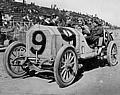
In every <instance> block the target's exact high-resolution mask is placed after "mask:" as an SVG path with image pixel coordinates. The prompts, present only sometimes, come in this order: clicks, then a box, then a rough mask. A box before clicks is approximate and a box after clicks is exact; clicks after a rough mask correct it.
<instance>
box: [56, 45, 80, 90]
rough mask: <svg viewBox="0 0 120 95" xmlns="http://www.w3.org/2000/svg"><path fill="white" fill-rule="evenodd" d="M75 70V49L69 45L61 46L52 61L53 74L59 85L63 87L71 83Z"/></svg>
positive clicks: (76, 67) (76, 59) (76, 60)
mask: <svg viewBox="0 0 120 95" xmlns="http://www.w3.org/2000/svg"><path fill="white" fill-rule="evenodd" d="M66 61H67V62H66ZM70 63H71V64H70ZM77 71H78V58H77V54H76V51H75V49H74V48H73V47H71V46H63V47H62V48H61V49H60V50H59V51H58V53H57V56H56V59H55V63H54V76H55V80H56V82H57V84H58V85H59V87H61V88H63V87H67V86H69V85H70V84H72V83H73V82H74V80H75V77H76V75H77Z"/></svg>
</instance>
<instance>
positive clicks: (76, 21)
mask: <svg viewBox="0 0 120 95" xmlns="http://www.w3.org/2000/svg"><path fill="white" fill-rule="evenodd" d="M0 10H1V11H2V12H3V17H2V19H3V21H4V26H6V25H8V24H9V21H20V22H32V23H34V24H36V23H39V24H42V25H50V26H66V27H77V26H80V27H81V28H82V26H88V27H89V28H91V27H92V25H93V23H94V21H96V20H97V21H98V22H99V23H100V24H102V25H103V26H107V27H109V28H110V27H112V25H111V24H110V23H108V22H105V21H104V20H102V19H100V18H98V17H97V16H93V15H88V14H81V13H76V12H71V11H66V10H59V9H58V8H46V7H41V6H37V5H35V4H34V3H31V4H23V3H20V2H0ZM81 22H82V24H80V23H81Z"/></svg>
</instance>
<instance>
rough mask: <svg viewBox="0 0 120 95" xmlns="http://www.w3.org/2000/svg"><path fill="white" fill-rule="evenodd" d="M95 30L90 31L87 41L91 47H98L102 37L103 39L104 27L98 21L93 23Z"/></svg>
mask: <svg viewBox="0 0 120 95" xmlns="http://www.w3.org/2000/svg"><path fill="white" fill-rule="evenodd" d="M93 26H94V27H93V28H92V29H91V31H90V35H89V36H87V37H86V40H87V42H88V44H89V45H91V44H93V43H94V45H96V44H97V45H98V41H99V38H100V37H103V27H102V23H101V22H100V21H99V20H98V19H97V20H94V22H93Z"/></svg>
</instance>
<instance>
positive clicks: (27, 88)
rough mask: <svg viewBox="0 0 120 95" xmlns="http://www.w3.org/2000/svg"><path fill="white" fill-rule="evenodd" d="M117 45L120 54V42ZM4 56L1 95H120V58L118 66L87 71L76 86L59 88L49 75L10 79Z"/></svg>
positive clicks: (1, 60)
mask: <svg viewBox="0 0 120 95" xmlns="http://www.w3.org/2000/svg"><path fill="white" fill-rule="evenodd" d="M116 43H117V45H118V50H119V53H120V47H119V41H118V40H117V41H116ZM3 54H4V53H3V52H2V53H0V95H120V57H119V63H118V64H117V65H116V66H114V67H108V66H104V67H99V66H97V67H92V68H91V69H86V71H85V72H84V73H83V75H82V76H81V75H80V78H79V79H78V80H77V81H76V82H75V83H74V84H72V85H71V86H69V87H66V88H59V86H58V85H57V83H56V82H55V81H54V80H52V78H50V76H48V74H44V75H46V76H41V75H37V76H34V77H26V78H19V79H12V78H10V77H9V76H8V75H7V74H6V72H5V70H4V68H3V65H2V64H3ZM93 63H94V62H93ZM88 64H90V65H89V66H91V63H88Z"/></svg>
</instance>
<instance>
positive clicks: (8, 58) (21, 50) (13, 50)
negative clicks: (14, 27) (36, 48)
mask: <svg viewBox="0 0 120 95" xmlns="http://www.w3.org/2000/svg"><path fill="white" fill-rule="evenodd" d="M25 52H26V46H25V45H24V44H23V43H21V42H17V41H15V42H13V43H11V44H10V45H9V46H8V48H7V49H6V51H5V54H4V57H3V59H4V67H5V70H6V71H7V73H8V74H9V75H10V76H11V77H12V78H19V77H22V76H24V75H25V74H26V72H25V71H24V69H23V67H22V61H24V60H25ZM17 70H18V71H17Z"/></svg>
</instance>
